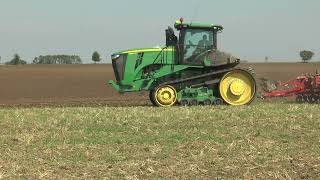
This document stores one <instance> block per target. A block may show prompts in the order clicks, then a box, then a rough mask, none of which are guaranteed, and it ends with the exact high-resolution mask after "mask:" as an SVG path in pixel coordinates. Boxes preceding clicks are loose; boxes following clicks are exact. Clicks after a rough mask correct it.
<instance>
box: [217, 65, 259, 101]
mask: <svg viewBox="0 0 320 180" xmlns="http://www.w3.org/2000/svg"><path fill="white" fill-rule="evenodd" d="M219 90H220V95H221V98H222V99H223V100H224V101H225V102H226V103H227V104H229V105H233V106H241V105H248V104H250V103H251V102H252V101H253V100H254V99H255V98H256V90H257V85H256V81H255V79H254V77H253V76H252V75H251V73H250V72H248V71H246V70H242V69H235V70H232V71H230V72H228V73H226V74H225V75H224V76H223V77H222V79H221V81H220V86H219Z"/></svg>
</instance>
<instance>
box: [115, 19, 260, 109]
mask: <svg viewBox="0 0 320 180" xmlns="http://www.w3.org/2000/svg"><path fill="white" fill-rule="evenodd" d="M174 27H175V29H176V31H178V32H179V35H178V36H176V35H175V31H174V30H173V28H171V27H168V29H166V31H165V32H166V46H165V47H163V48H145V49H131V50H126V51H121V52H118V53H114V54H113V55H112V56H111V58H112V65H113V69H114V73H115V78H116V81H113V80H111V81H109V84H110V85H112V86H113V87H114V88H115V89H116V90H117V91H118V92H120V93H127V92H139V91H148V92H149V97H150V100H151V102H152V103H153V104H154V105H155V106H162V107H168V106H173V105H176V104H180V105H183V106H187V105H198V104H203V105H212V104H216V105H219V104H227V105H235V106H237V105H248V104H250V103H251V102H252V101H253V100H254V99H255V95H256V82H255V79H254V77H253V75H252V74H251V73H250V72H249V71H247V70H245V69H241V68H237V67H236V66H237V65H238V64H239V63H240V59H239V58H236V57H234V56H232V55H230V54H228V53H225V52H222V51H220V50H218V46H217V40H218V39H217V37H218V34H219V33H220V32H222V30H223V27H222V26H220V25H213V24H202V23H184V22H183V19H180V20H178V21H176V22H175V24H174Z"/></svg>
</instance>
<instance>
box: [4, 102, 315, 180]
mask: <svg viewBox="0 0 320 180" xmlns="http://www.w3.org/2000/svg"><path fill="white" fill-rule="evenodd" d="M319 109H320V105H302V104H299V105H298V104H285V103H277V104H272V103H257V104H255V105H252V106H245V107H228V106H221V107H192V108H180V107H174V108H153V107H123V108H114V107H100V108H26V109H23V108H21V109H2V110H0V154H1V156H0V179H1V178H27V179H34V178H41V179H42V178H43V179H44V178H56V179H60V178H67V179H70V178H83V179H90V178H99V179H100V178H111V179H118V178H121V179H123V178H125V179H137V178H138V179H150V178H154V179H159V178H166V179H172V178H178V179H212V178H216V177H218V178H223V179H234V178H241V179H243V178H258V179H261V178H263V179H276V178H277V179H282V178H284V179H290V178H294V179H301V178H317V177H319V176H320V114H319Z"/></svg>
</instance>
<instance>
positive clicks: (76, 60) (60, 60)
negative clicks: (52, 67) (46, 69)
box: [32, 55, 82, 64]
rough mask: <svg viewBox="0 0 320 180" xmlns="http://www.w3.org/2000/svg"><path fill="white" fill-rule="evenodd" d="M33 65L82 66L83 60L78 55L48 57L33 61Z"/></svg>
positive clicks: (40, 57)
mask: <svg viewBox="0 0 320 180" xmlns="http://www.w3.org/2000/svg"><path fill="white" fill-rule="evenodd" d="M32 63H33V64H82V60H81V58H80V57H79V56H76V55H71V56H70V55H46V56H39V57H35V58H34V59H33V62H32Z"/></svg>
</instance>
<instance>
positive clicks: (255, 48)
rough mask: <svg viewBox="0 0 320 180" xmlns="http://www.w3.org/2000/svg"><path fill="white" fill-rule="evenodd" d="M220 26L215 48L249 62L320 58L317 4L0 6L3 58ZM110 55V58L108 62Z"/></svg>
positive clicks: (139, 43) (262, 0)
mask: <svg viewBox="0 0 320 180" xmlns="http://www.w3.org/2000/svg"><path fill="white" fill-rule="evenodd" d="M180 17H184V18H185V21H193V22H195V21H199V22H208V23H214V24H221V25H223V26H224V27H225V30H224V32H223V34H221V35H220V39H219V43H220V45H219V46H220V48H221V49H223V50H226V51H228V52H232V53H233V54H235V55H237V56H239V57H241V58H242V59H248V60H264V58H265V56H270V57H271V58H272V59H273V60H279V61H288V60H289V61H290V60H291V61H296V60H297V59H298V58H299V56H298V53H299V51H300V50H302V49H309V50H313V51H314V52H315V53H316V57H315V59H320V36H319V34H320V21H319V18H320V1H319V0H305V1H303V0H268V1H267V0H241V1H240V0H223V1H222V0H219V1H218V0H175V1H174V0H160V1H159V0H157V1H154V0H1V1H0V23H1V27H0V56H2V59H1V62H3V61H8V60H10V59H11V58H12V56H13V54H14V53H19V54H20V56H21V57H22V58H23V59H26V60H27V61H28V62H31V61H32V59H33V58H34V57H35V56H38V55H47V54H77V55H80V56H81V57H82V58H83V59H84V61H85V62H90V57H91V54H92V52H93V51H94V50H98V51H99V52H100V53H101V54H102V55H103V59H104V62H109V59H110V58H109V56H110V54H111V53H113V52H116V51H119V50H124V49H130V48H138V47H154V46H157V45H160V46H162V45H163V44H164V42H165V36H164V29H165V28H166V27H167V26H168V25H170V26H172V25H173V23H174V21H175V20H176V19H179V18H180ZM107 57H108V60H106V59H107Z"/></svg>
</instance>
